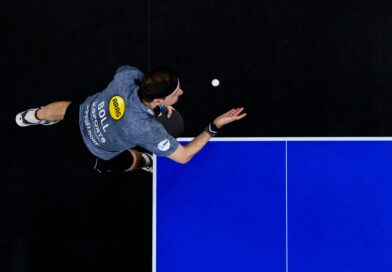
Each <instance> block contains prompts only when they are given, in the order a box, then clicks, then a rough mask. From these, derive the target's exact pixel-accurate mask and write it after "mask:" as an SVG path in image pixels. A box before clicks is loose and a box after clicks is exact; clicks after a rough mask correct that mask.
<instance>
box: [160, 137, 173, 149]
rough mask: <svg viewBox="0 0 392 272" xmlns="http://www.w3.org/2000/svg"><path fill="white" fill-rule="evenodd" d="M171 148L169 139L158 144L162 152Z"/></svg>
mask: <svg viewBox="0 0 392 272" xmlns="http://www.w3.org/2000/svg"><path fill="white" fill-rule="evenodd" d="M169 148H170V141H169V140H168V139H165V140H163V141H162V142H160V143H159V144H158V149H159V150H161V151H167V150H169Z"/></svg>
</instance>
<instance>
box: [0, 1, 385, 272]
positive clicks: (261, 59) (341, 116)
mask: <svg viewBox="0 0 392 272" xmlns="http://www.w3.org/2000/svg"><path fill="white" fill-rule="evenodd" d="M391 12H392V3H391V2H390V1H388V0H383V1H365V0H361V1H352V0H351V1H348V0H339V1H338V0H333V1H327V0H325V1H324V0H322V1H302V0H299V1H294V2H293V1H288V0H273V1H272V0H266V1H256V0H241V1H240V0H231V1H223V0H216V1H206V0H199V1H180V0H167V1H160V0H133V1H125V0H108V1H90V0H77V1H75V0H71V1H62V2H60V1H48V0H38V1H25V0H22V1H15V0H13V1H10V0H6V1H2V3H1V6H0V18H1V26H2V27H1V53H2V56H1V83H0V84H1V85H0V90H1V91H2V94H3V97H4V100H3V107H2V112H1V115H0V116H1V124H2V129H1V132H2V139H3V144H2V153H3V156H2V157H3V159H2V161H1V182H0V188H1V189H0V194H1V195H0V201H1V206H0V209H1V217H0V220H1V223H0V230H1V232H0V235H1V236H0V271H18V272H19V271H23V272H24V271H70V270H71V271H135V270H134V269H135V268H136V267H139V268H138V270H137V271H151V216H152V215H151V200H152V196H151V176H148V175H146V174H143V173H140V174H138V175H118V176H104V177H103V176H97V175H94V174H93V173H90V172H88V171H86V170H85V169H83V168H81V167H79V166H78V165H75V163H74V162H73V158H72V157H71V156H69V155H68V153H67V150H66V149H65V147H64V145H63V141H65V140H66V139H64V137H63V136H61V135H59V133H58V130H57V129H56V128H55V127H50V128H47V127H31V128H24V129H22V128H18V127H17V126H16V125H15V123H14V117H15V114H16V113H17V112H19V111H21V110H24V109H26V108H30V107H36V106H40V105H44V104H46V103H49V102H52V101H55V100H62V99H72V100H74V99H81V98H84V97H86V96H88V95H90V94H92V93H94V92H96V91H100V90H102V89H103V88H104V87H105V86H106V84H107V83H108V82H109V81H110V79H111V78H112V76H113V73H114V72H115V70H116V68H117V67H118V66H120V65H123V64H129V65H133V66H136V67H139V68H140V69H142V70H143V71H147V70H148V69H149V68H152V67H154V66H157V65H161V64H165V65H170V66H173V67H175V68H176V69H177V70H178V71H179V72H180V80H181V84H182V86H183V90H184V92H185V93H184V96H183V99H182V101H181V102H180V103H179V104H178V106H177V109H178V110H179V111H181V112H182V114H183V116H184V119H185V122H186V124H185V132H184V135H183V136H184V137H194V136H196V135H197V134H198V133H199V132H200V131H201V130H202V129H203V128H204V127H205V125H206V124H207V123H208V122H209V121H210V120H212V119H213V118H214V117H216V116H217V115H218V114H221V113H223V112H224V111H226V110H228V109H230V108H231V107H236V106H244V107H245V108H246V111H247V113H248V116H247V117H246V118H245V119H244V120H242V121H241V122H238V123H235V124H232V125H230V126H227V127H226V128H224V129H223V131H222V132H221V133H220V136H221V137H237V136H241V137H246V136H258V137H262V136H390V135H391V134H392V107H391V103H392V92H391V90H392V76H391V74H392V68H391V67H392V49H391V48H392V36H391V35H390V29H391V27H392V17H391V16H390V14H391ZM213 78H218V79H219V80H220V81H221V85H220V86H219V87H217V88H214V87H212V86H211V84H210V82H211V80H212V79H213Z"/></svg>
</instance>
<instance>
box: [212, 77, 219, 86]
mask: <svg viewBox="0 0 392 272" xmlns="http://www.w3.org/2000/svg"><path fill="white" fill-rule="evenodd" d="M211 84H212V86H214V87H217V86H219V80H217V79H216V78H215V79H213V80H212V81H211Z"/></svg>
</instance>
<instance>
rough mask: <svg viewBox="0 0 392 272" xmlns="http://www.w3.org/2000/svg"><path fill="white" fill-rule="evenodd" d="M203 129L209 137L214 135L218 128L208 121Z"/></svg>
mask: <svg viewBox="0 0 392 272" xmlns="http://www.w3.org/2000/svg"><path fill="white" fill-rule="evenodd" d="M204 131H205V132H207V133H208V134H210V135H211V137H214V136H215V135H216V134H217V133H218V131H219V129H218V128H217V127H216V126H215V125H214V123H209V124H208V126H207V127H206V128H205V129H204Z"/></svg>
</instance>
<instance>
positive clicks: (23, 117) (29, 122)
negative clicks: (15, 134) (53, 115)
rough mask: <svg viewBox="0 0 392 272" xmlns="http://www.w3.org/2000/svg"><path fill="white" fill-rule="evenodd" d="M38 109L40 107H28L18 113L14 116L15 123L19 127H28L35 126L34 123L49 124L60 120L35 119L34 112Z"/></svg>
mask: <svg viewBox="0 0 392 272" xmlns="http://www.w3.org/2000/svg"><path fill="white" fill-rule="evenodd" d="M39 109H40V108H35V109H28V110H25V111H22V112H20V113H18V114H17V115H16V117H15V121H16V124H17V125H18V126H20V127H28V126H35V125H44V126H50V125H54V124H56V123H58V122H60V120H57V121H47V120H39V119H37V117H36V112H37V110H39Z"/></svg>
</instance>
